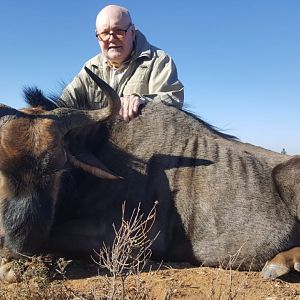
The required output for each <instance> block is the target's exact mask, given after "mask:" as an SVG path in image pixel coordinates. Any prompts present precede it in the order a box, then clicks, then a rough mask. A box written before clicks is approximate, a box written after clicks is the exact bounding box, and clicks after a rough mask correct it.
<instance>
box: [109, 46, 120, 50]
mask: <svg viewBox="0 0 300 300" xmlns="http://www.w3.org/2000/svg"><path fill="white" fill-rule="evenodd" d="M120 48H122V46H109V47H108V50H110V49H120Z"/></svg>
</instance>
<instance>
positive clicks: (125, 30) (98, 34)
mask: <svg viewBox="0 0 300 300" xmlns="http://www.w3.org/2000/svg"><path fill="white" fill-rule="evenodd" d="M132 25H133V24H132V23H130V24H129V25H128V27H127V28H126V29H115V30H111V31H109V32H108V31H103V32H100V33H98V32H97V30H96V38H97V39H98V41H101V42H107V41H108V40H109V39H110V36H111V35H112V36H113V37H114V38H115V39H118V40H120V39H123V38H125V36H126V34H127V31H128V30H129V29H130V27H131V26H132ZM115 31H122V32H124V36H122V37H121V38H119V37H117V36H116V32H115ZM102 33H105V34H107V39H102V38H101V37H100V35H101V34H102Z"/></svg>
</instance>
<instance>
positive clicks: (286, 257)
mask: <svg viewBox="0 0 300 300" xmlns="http://www.w3.org/2000/svg"><path fill="white" fill-rule="evenodd" d="M292 269H295V270H296V271H298V272H300V247H295V248H292V249H290V250H287V251H285V252H281V253H279V254H277V255H276V256H275V257H274V258H273V259H272V260H270V261H268V262H267V263H266V264H265V266H264V268H263V269H262V271H261V274H262V276H263V277H264V278H265V279H275V278H277V277H280V276H282V275H284V274H287V273H288V272H290V271H291V270H292Z"/></svg>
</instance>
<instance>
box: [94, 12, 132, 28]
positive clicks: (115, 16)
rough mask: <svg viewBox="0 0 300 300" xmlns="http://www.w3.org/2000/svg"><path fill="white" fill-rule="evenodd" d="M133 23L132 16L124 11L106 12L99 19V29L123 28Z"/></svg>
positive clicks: (97, 24)
mask: <svg viewBox="0 0 300 300" xmlns="http://www.w3.org/2000/svg"><path fill="white" fill-rule="evenodd" d="M130 23H131V19H130V16H129V15H128V14H126V13H124V12H123V11H118V10H114V11H104V12H101V13H100V14H99V15H98V17H97V23H96V26H97V29H108V28H118V27H119V28H123V27H124V26H128V25H129V24H130Z"/></svg>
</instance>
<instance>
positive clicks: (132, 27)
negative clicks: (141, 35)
mask: <svg viewBox="0 0 300 300" xmlns="http://www.w3.org/2000/svg"><path fill="white" fill-rule="evenodd" d="M131 32H132V38H133V40H135V32H136V29H135V26H134V24H132V26H131Z"/></svg>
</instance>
